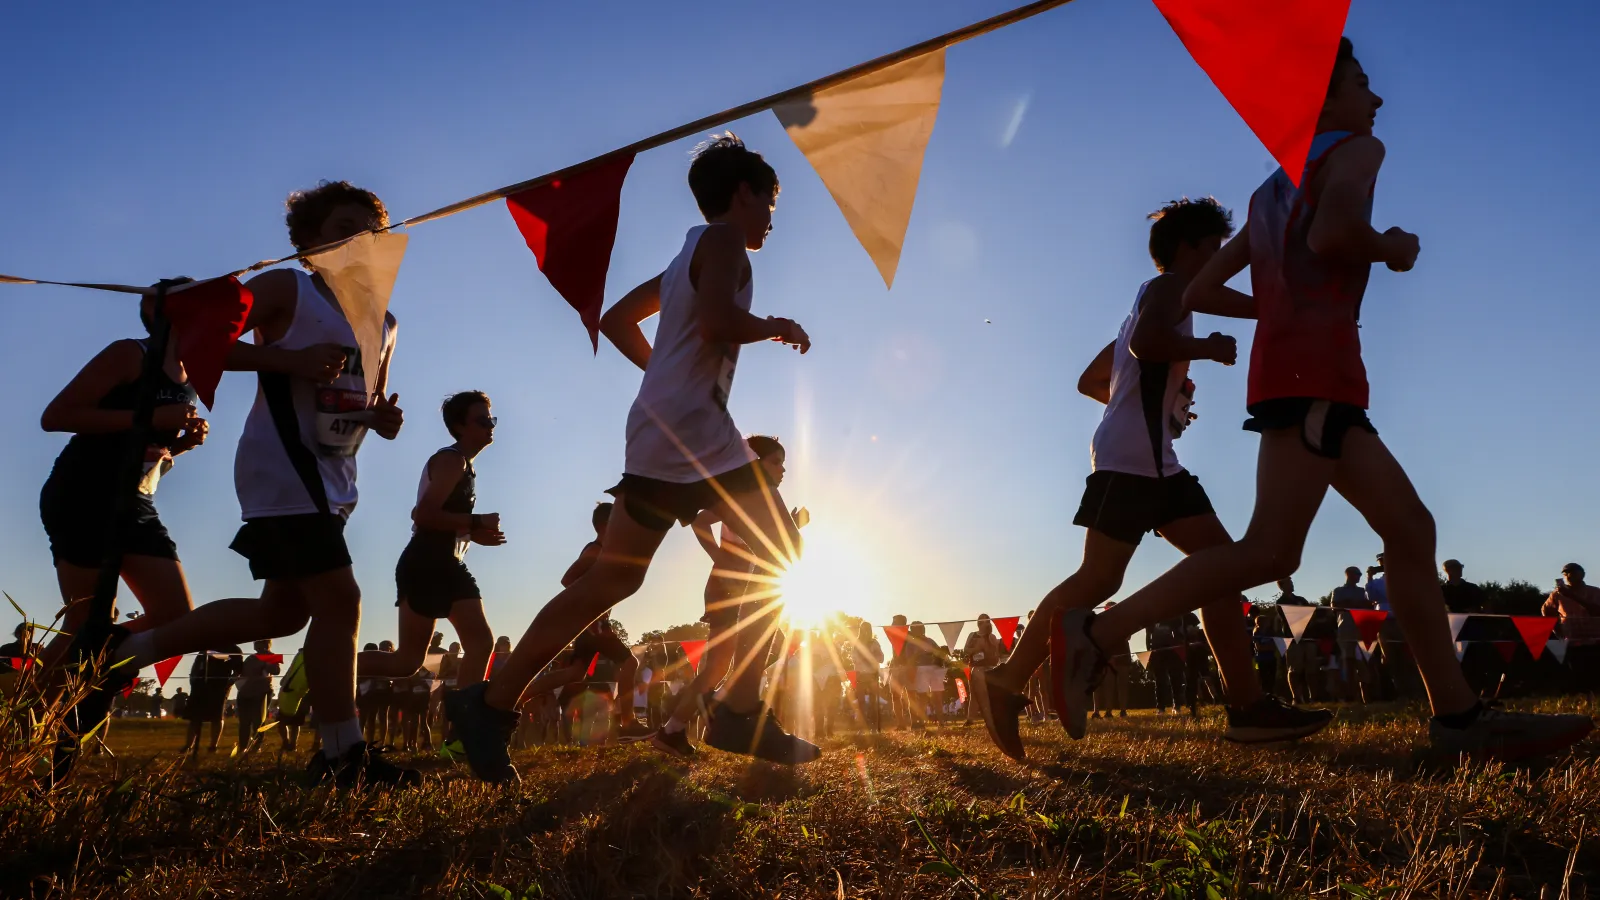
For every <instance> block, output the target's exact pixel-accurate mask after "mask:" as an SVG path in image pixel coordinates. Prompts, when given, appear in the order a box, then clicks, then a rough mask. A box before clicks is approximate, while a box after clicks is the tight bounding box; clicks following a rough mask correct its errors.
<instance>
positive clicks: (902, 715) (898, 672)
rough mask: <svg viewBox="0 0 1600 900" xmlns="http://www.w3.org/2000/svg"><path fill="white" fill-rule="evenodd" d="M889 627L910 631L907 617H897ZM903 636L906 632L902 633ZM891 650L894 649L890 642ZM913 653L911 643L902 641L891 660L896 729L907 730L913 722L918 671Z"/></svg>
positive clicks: (890, 700) (891, 696)
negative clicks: (912, 715)
mask: <svg viewBox="0 0 1600 900" xmlns="http://www.w3.org/2000/svg"><path fill="white" fill-rule="evenodd" d="M889 627H891V628H900V629H905V630H909V628H910V626H909V625H907V624H906V617H905V616H902V615H897V616H895V617H894V619H893V620H892V621H891V622H890V624H889ZM901 633H902V634H904V633H905V631H902V632H901ZM889 649H891V650H893V649H894V647H893V642H892V641H891V642H890V648H889ZM914 655H915V654H914V653H913V652H912V646H911V641H910V640H909V639H907V640H905V641H902V642H901V644H900V649H899V651H897V652H896V653H895V654H894V657H893V658H892V659H890V660H889V703H890V709H891V710H892V711H893V712H894V725H895V727H896V728H905V727H907V725H909V724H910V721H911V691H912V690H913V689H915V688H916V686H917V670H916V668H915V663H914V662H913V661H912V660H913V657H914Z"/></svg>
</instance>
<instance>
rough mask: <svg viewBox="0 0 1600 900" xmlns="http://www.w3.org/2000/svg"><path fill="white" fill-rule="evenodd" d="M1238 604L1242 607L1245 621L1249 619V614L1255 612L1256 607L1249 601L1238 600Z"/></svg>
mask: <svg viewBox="0 0 1600 900" xmlns="http://www.w3.org/2000/svg"><path fill="white" fill-rule="evenodd" d="M1239 603H1240V605H1242V606H1243V607H1244V616H1245V618H1247V619H1248V618H1250V614H1251V613H1253V612H1255V611H1256V605H1255V604H1254V603H1251V602H1250V601H1249V600H1240V601H1239Z"/></svg>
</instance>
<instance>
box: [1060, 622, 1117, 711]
mask: <svg viewBox="0 0 1600 900" xmlns="http://www.w3.org/2000/svg"><path fill="white" fill-rule="evenodd" d="M1060 621H1061V634H1062V637H1063V638H1064V639H1065V641H1066V644H1065V646H1066V648H1067V649H1066V664H1065V665H1063V666H1062V667H1061V671H1060V672H1059V673H1058V672H1055V671H1052V672H1051V676H1052V677H1057V678H1059V679H1060V681H1059V682H1058V683H1057V684H1056V689H1057V690H1058V691H1060V692H1061V698H1062V706H1063V717H1062V719H1061V727H1063V728H1065V729H1066V730H1067V734H1068V735H1070V736H1071V737H1072V738H1073V739H1074V740H1082V739H1083V736H1084V734H1085V733H1087V732H1088V730H1089V707H1090V706H1092V705H1094V691H1095V688H1097V687H1099V686H1100V679H1101V678H1104V677H1105V673H1106V655H1105V654H1104V653H1101V652H1100V648H1099V647H1097V646H1095V643H1094V641H1093V640H1091V639H1090V638H1089V626H1090V625H1091V624H1092V623H1093V622H1094V613H1093V612H1091V611H1089V610H1087V609H1069V610H1067V611H1066V612H1064V613H1062V614H1061V620H1060Z"/></svg>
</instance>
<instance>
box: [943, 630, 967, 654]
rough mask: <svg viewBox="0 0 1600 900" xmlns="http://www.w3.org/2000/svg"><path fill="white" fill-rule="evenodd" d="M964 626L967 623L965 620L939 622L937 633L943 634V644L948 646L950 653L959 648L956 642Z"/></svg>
mask: <svg viewBox="0 0 1600 900" xmlns="http://www.w3.org/2000/svg"><path fill="white" fill-rule="evenodd" d="M966 627H967V623H965V622H940V623H939V633H940V634H942V635H944V645H945V646H946V647H949V648H950V652H951V653H955V652H956V651H958V650H960V649H961V648H960V647H959V646H957V644H956V642H957V641H959V640H960V639H961V632H962V630H964V629H965V628H966Z"/></svg>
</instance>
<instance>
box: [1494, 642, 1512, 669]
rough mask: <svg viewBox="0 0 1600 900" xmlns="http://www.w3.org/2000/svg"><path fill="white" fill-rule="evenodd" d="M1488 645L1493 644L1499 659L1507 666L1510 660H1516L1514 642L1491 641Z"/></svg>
mask: <svg viewBox="0 0 1600 900" xmlns="http://www.w3.org/2000/svg"><path fill="white" fill-rule="evenodd" d="M1490 643H1492V644H1494V649H1495V650H1498V651H1499V652H1500V658H1501V659H1503V660H1505V661H1506V663H1507V664H1510V662H1511V660H1513V659H1515V658H1516V655H1517V642H1516V641H1491V642H1490Z"/></svg>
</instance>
